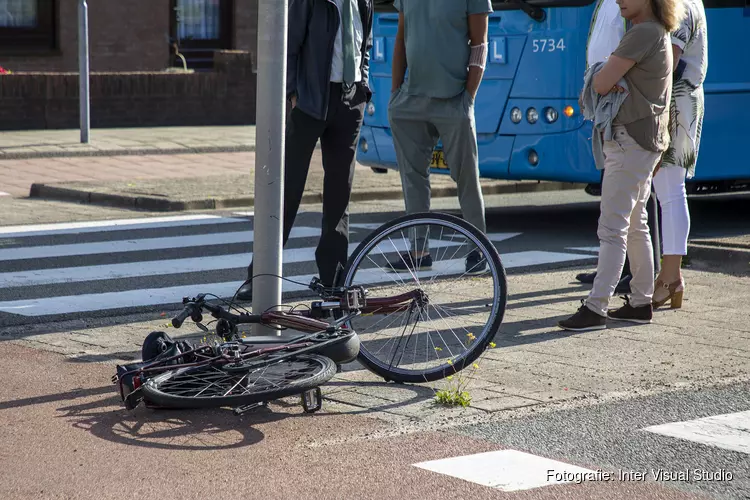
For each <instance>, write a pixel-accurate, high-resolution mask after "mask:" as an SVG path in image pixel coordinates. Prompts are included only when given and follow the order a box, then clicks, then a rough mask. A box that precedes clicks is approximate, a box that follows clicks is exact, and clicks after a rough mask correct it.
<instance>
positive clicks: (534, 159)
mask: <svg viewBox="0 0 750 500" xmlns="http://www.w3.org/2000/svg"><path fill="white" fill-rule="evenodd" d="M529 163H530V164H531V166H532V167H536V166H537V165H539V153H537V152H536V151H534V150H533V149H532V150H531V151H529Z"/></svg>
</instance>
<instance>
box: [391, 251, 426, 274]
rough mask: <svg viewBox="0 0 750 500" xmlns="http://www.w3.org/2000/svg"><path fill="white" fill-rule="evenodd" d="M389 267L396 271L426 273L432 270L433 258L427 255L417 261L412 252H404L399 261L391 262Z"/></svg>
mask: <svg viewBox="0 0 750 500" xmlns="http://www.w3.org/2000/svg"><path fill="white" fill-rule="evenodd" d="M388 265H389V266H391V269H392V270H394V271H409V270H412V271H413V270H417V271H426V270H429V269H432V256H430V254H427V255H423V256H422V257H417V258H416V259H415V258H414V257H413V256H412V254H411V252H404V253H402V254H401V256H400V257H399V258H398V259H396V260H393V261H391V262H389V263H388Z"/></svg>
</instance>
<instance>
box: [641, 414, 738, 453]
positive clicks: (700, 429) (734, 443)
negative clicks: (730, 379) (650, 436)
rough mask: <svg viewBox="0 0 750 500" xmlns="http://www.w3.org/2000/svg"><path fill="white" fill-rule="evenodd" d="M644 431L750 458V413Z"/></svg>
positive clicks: (655, 427) (664, 425) (673, 424)
mask: <svg viewBox="0 0 750 500" xmlns="http://www.w3.org/2000/svg"><path fill="white" fill-rule="evenodd" d="M643 430H644V431H646V432H651V433H654V434H661V435H663V436H669V437H673V438H678V439H684V440H687V441H692V442H694V443H700V444H704V445H707V446H715V447H717V448H723V449H725V450H731V451H738V452H740V453H746V454H749V455H750V411H741V412H738V413H727V414H724V415H714V416H711V417H706V418H699V419H696V420H688V421H685V422H672V423H668V424H662V425H652V426H651V427H646V428H644V429H643Z"/></svg>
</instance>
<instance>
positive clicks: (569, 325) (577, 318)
mask: <svg viewBox="0 0 750 500" xmlns="http://www.w3.org/2000/svg"><path fill="white" fill-rule="evenodd" d="M581 304H583V305H581V307H580V308H578V312H576V313H575V314H574V315H573V316H571V317H570V318H568V319H564V320H562V321H559V322H558V323H557V326H559V327H560V328H562V329H563V330H570V331H572V332H587V331H589V330H604V329H605V328H607V318H605V317H604V316H601V315H599V314H596V313H595V312H594V311H592V310H591V309H589V308H588V307H587V306H586V304H584V303H583V300H582V301H581Z"/></svg>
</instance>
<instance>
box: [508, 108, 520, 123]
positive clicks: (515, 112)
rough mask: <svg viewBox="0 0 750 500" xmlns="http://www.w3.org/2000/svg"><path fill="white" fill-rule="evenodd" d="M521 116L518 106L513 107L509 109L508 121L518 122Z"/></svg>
mask: <svg viewBox="0 0 750 500" xmlns="http://www.w3.org/2000/svg"><path fill="white" fill-rule="evenodd" d="M521 118H522V115H521V110H520V109H518V108H513V109H511V110H510V121H512V122H513V123H520V121H521Z"/></svg>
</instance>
